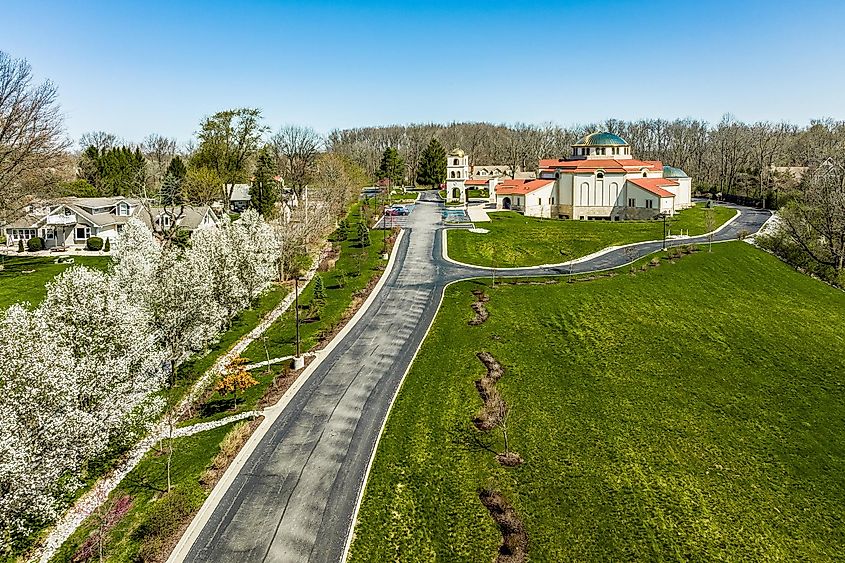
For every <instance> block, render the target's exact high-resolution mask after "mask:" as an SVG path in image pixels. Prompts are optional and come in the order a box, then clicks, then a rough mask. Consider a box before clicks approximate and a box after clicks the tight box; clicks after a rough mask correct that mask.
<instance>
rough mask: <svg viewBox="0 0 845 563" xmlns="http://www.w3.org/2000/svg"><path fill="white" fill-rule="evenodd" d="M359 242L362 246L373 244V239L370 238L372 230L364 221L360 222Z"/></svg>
mask: <svg viewBox="0 0 845 563" xmlns="http://www.w3.org/2000/svg"><path fill="white" fill-rule="evenodd" d="M358 244H359V245H360V246H361V248H364V247H367V246H370V245H371V244H372V241H371V240H370V230H369V229H368V228H367V225H365V224H364V223H358Z"/></svg>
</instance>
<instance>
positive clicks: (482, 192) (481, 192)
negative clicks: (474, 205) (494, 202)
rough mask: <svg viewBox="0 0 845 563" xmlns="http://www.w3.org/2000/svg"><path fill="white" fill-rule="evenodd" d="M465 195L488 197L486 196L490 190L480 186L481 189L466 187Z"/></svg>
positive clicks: (488, 195)
mask: <svg viewBox="0 0 845 563" xmlns="http://www.w3.org/2000/svg"><path fill="white" fill-rule="evenodd" d="M467 197H483V198H488V197H490V190H488V189H487V188H482V189H476V188H469V189H467Z"/></svg>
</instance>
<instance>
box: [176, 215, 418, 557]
mask: <svg viewBox="0 0 845 563" xmlns="http://www.w3.org/2000/svg"><path fill="white" fill-rule="evenodd" d="M404 235H405V231H404V230H402V231H399V236H398V237H396V242H395V243H394V244H393V251H392V252H391V254H390V260H388V262H387V266H386V267H385V269H384V272H382V275H381V278H379V280H378V282H376V285H375V287H373V290H372V291H371V292H370V295H369V296H368V297H367V299H366V301H364V303H363V304H362V305H361V307H360V308H359V309H358V311H357V312H356V313H355V315H353V317H352V318H351V319H349V322H348V323H346V326H344V327H343V329H341V331H340V332H339V333H337V334H336V335H335V337H334V338H333V339H332V340H331V342H329V344H328V346H326V347H325V348H323V349H322V350H320V351H318V352H317V354H316V358H315V359H314V361H312V362H311V363H310V364H309V365H308V367H306V368H305V371H303V372H302V374H300V376H299V377H297V378H296V381H294V383H293V385H291V386H290V387H289V388H288V390H287V391H285V393H284V394H283V395H282V397H281V398H280V399H279V401H278V402H277V403H276V404H275V405H273V406H272V407H268V408H266V409H264V420H262V421H261V424H260V425H259V426H258V428H256V429H255V432H253V433H252V435H251V436H250V437H249V440H247V442H246V444H244V446H243V447H242V448H241V450H240V451H239V452H238V454H237V455H236V456H235V459H233V460H232V463H230V464H229V467H228V468H227V469H226V472H225V473H224V474H223V477H221V478H220V480H219V481H218V482H217V484H216V485H215V486H214V489H212V491H211V493H210V494H209V495H208V497H207V498H206V499H205V502H204V503H203V505H202V507H200V510H199V512H197V514H196V516H194V518H193V520H191V523H190V525H189V526H188V528H187V530H185V533H184V534H182V537H181V538H180V539H179V542H178V543H177V544H176V547H174V548H173V551H172V552H171V553H170V556H169V557H168V558H167V563H178V562H181V561H184V560H185V557H187V555H188V553H189V552H190V549H191V547H192V546H193V545H194V542H195V541H196V540H197V538H198V537H199V534H200V532H201V531H202V529H203V527H204V526H205V525H206V523H208V520H209V518H210V517H211V515H212V513H213V512H214V509H215V508H216V507H217V505H218V504H219V503H220V501H221V500H222V498H223V495H225V494H226V491H228V490H229V487H230V486H231V485H232V483H233V482H234V480H235V477H237V475H238V474H239V473H240V472H241V469H242V468H243V466H244V465H246V462H247V461H248V460H249V457H250V455H252V452H253V451H254V450H255V447H256V446H257V445H258V444H259V443H260V442H261V440H262V438H263V437H264V435H265V434H267V431H268V430H269V429H270V427H272V426H273V423H274V422H275V421H276V419H277V418H279V415H280V414H281V413H282V412H283V411H284V410H285V407H286V406H287V405H288V403H290V401H291V399H292V398H293V396H294V395H296V393H297V392H298V391H299V389H301V388H302V386H303V385H305V383H306V382H307V381H308V378H309V377H311V375H312V374H313V373H314V372H315V371H316V370H317V367H318V366H319V365H320V364H321V363H322V361H323V359H324V358H325V357H326V356H327V355H328V354H329V353H330V352H331V351H332V350H334V348H335V347H337V345H338V344H339V343H340V341H341V340H343V338H344V337H345V336H346V335H347V334H348V333H349V331H351V330H352V329H353V328H354V327H355V325H356V324H357V323H358V321H359V320H360V319H361V317H363V316H364V313H365V312H366V311H367V309H369V307H370V305H372V303H373V301H375V299H376V297H378V294H379V293H380V292H381V288H382V287H383V286H384V284H385V283H386V281H387V278H388V277H390V273H391V272H392V271H393V267H394V265H395V263H396V256H397V254H398V252H397V250H398V248H399V245H400V244H401V242H402V238H403V237H404Z"/></svg>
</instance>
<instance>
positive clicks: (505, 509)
mask: <svg viewBox="0 0 845 563" xmlns="http://www.w3.org/2000/svg"><path fill="white" fill-rule="evenodd" d="M478 498H480V499H481V503H482V504H483V505H484V507H485V508H486V509H487V512H489V513H490V516H491V517H492V518H493V520H495V522H496V524H498V525H499V530H500V531H501V532H502V545H501V546H499V556H498V557H497V558H496V562H497V563H523V562H525V561H528V534H526V533H525V526H524V525H523V523H522V520H520V519H519V516H517V514H516V511H515V510H514V509H513V507H512V506H511V505H510V503H509V502H508V501H507V500H506V499H505V497H503V496H502V494H501V493H500V492H498V491H491V490H488V489H482V490H481V491H479V493H478Z"/></svg>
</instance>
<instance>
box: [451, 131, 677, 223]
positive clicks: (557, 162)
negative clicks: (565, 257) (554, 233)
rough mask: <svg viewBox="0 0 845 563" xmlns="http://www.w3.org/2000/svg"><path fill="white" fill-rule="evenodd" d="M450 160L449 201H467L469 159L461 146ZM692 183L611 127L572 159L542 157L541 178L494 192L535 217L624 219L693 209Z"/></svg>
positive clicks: (502, 184)
mask: <svg viewBox="0 0 845 563" xmlns="http://www.w3.org/2000/svg"><path fill="white" fill-rule="evenodd" d="M458 153H460V156H456V155H457V154H458ZM448 158H449V163H448V164H449V165H450V166H447V179H446V183H447V201H466V197H465V189H466V188H465V183H466V179H467V176H468V174H469V168H468V167H467V166H466V162H467V160H466V158H467V157H466V156H465V155H464V153H463V151H460V150H458V151H452V153H450V155H449V157H448ZM460 163H464V164H463V166H464V168H461V167H460V166H459V164H460ZM453 173H454V174H455V175H454V177H453V176H452V174H453ZM691 184H692V181H691V179H690V178H689V176H687V175H686V174H685V173H684V171H683V170H680V169H679V168H674V167H671V166H664V165H663V163H662V162H660V161H656V160H637V159H635V158H634V157H633V156H632V155H631V147H630V145H629V144H628V143H627V142H626V141H625V140H624V139H622V138H621V137H619V136H617V135H614V134H613V133H609V132H607V131H605V132H597V133H591V134H589V135H587V136H586V137H584V138H583V139H582V140H580V141H579V142H577V143H575V144H574V145H572V154H571V155H570V156H569V157H567V158H560V159H545V160H541V161H540V163H539V171H538V174H537V178H536V179H513V180H504V181H499V180H498V179H491V180H490V182H489V190H490V203H491V204H492V203H495V205H496V207H497V208H498V209H513V210H515V211H519V212H521V213H523V214H524V215H528V216H531V217H554V218H560V219H581V220H609V221H621V220H625V219H652V218H654V217H657V216H658V215H660V214H667V215H674V214H675V213H677V212H678V211H680V210H682V209H685V208H687V207H691V206H692V186H691Z"/></svg>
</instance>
